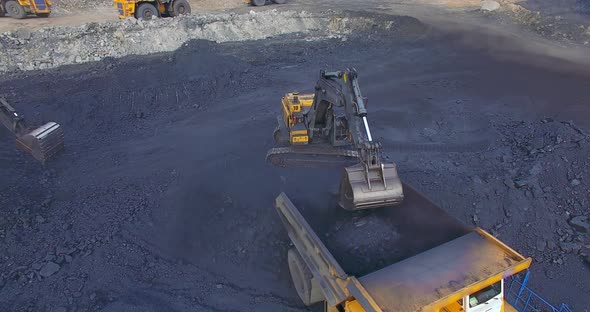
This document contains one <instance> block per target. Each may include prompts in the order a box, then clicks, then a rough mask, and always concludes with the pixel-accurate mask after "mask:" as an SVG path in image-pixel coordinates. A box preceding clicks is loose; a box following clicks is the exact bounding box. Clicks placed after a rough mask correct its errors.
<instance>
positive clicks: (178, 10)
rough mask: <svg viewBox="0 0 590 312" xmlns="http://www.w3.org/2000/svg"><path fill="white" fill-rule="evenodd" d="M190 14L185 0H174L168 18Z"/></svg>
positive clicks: (189, 8)
mask: <svg viewBox="0 0 590 312" xmlns="http://www.w3.org/2000/svg"><path fill="white" fill-rule="evenodd" d="M181 14H182V15H184V14H191V6H190V4H189V3H188V1H186V0H176V1H174V3H172V12H171V14H170V16H178V15H181Z"/></svg>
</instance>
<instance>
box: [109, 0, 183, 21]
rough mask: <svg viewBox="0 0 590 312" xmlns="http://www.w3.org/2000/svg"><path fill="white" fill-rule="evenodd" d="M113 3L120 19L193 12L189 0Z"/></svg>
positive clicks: (150, 17)
mask: <svg viewBox="0 0 590 312" xmlns="http://www.w3.org/2000/svg"><path fill="white" fill-rule="evenodd" d="M113 3H114V6H115V8H116V9H117V10H118V12H119V18H120V19H125V18H128V17H131V16H133V17H135V18H136V19H140V20H151V19H152V18H160V17H175V16H179V15H184V14H190V13H191V6H190V3H189V2H188V1H187V0H113Z"/></svg>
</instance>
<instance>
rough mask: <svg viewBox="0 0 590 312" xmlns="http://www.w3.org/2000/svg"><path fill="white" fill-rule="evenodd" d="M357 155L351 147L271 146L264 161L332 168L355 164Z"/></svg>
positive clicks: (275, 164)
mask: <svg viewBox="0 0 590 312" xmlns="http://www.w3.org/2000/svg"><path fill="white" fill-rule="evenodd" d="M358 157H359V154H358V152H357V151H355V150H351V149H346V148H334V147H320V146H309V145H305V146H286V147H275V148H272V149H270V150H269V151H268V153H267V154H266V161H267V162H268V163H270V164H272V165H274V166H276V167H281V168H294V167H299V168H301V167H303V168H327V167H328V168H334V167H342V166H348V165H352V164H356V163H358Z"/></svg>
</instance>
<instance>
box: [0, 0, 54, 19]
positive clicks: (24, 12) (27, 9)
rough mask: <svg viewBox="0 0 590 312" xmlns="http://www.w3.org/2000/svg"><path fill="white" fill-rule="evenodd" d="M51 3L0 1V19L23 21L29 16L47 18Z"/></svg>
mask: <svg viewBox="0 0 590 312" xmlns="http://www.w3.org/2000/svg"><path fill="white" fill-rule="evenodd" d="M51 5H52V3H51V2H50V1H49V0H8V1H7V0H0V17H2V16H5V15H8V16H10V17H14V18H18V19H23V18H25V17H27V16H29V15H36V16H38V17H49V15H50V14H51Z"/></svg>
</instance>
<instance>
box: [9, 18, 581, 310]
mask: <svg viewBox="0 0 590 312" xmlns="http://www.w3.org/2000/svg"><path fill="white" fill-rule="evenodd" d="M265 11H266V10H265ZM328 12H329V11H321V13H317V12H314V13H313V14H311V13H305V12H302V11H301V10H285V11H282V10H281V11H280V12H273V11H268V12H264V13H253V14H248V15H243V16H235V15H230V14H220V15H211V16H196V17H190V18H185V19H175V20H173V21H171V22H169V23H177V24H174V25H177V26H178V27H179V28H181V29H183V30H185V32H184V33H185V34H186V37H183V38H185V39H186V40H187V44H184V45H178V47H180V48H179V49H178V50H176V51H174V52H166V51H168V50H166V49H162V50H153V52H160V53H156V54H154V55H143V56H136V57H130V56H128V57H123V58H120V59H119V58H115V57H119V56H124V55H125V54H124V53H122V52H120V50H116V49H115V52H112V53H119V54H114V55H106V54H107V53H111V52H110V51H111V50H110V49H105V50H99V49H98V47H100V42H101V38H102V39H104V38H105V35H104V34H103V33H104V32H107V33H109V32H110V30H111V29H112V30H113V31H114V32H116V30H117V29H120V27H128V28H127V29H128V30H129V31H128V33H129V36H130V37H131V38H133V37H135V36H139V34H142V33H143V34H145V32H144V30H143V29H144V28H147V29H152V27H155V26H158V27H161V26H162V27H166V25H164V24H162V25H160V24H159V23H161V22H160V21H152V22H148V23H146V24H147V26H146V25H145V24H144V25H143V27H142V26H141V23H136V22H131V21H125V22H117V24H116V25H115V24H113V25H110V24H108V23H107V24H92V25H87V26H80V27H79V30H76V31H75V32H72V33H70V34H71V36H73V37H75V36H77V35H78V34H82V33H83V34H85V35H84V36H82V38H81V39H80V40H81V42H85V43H87V44H85V45H83V44H80V43H76V42H75V41H74V40H72V42H65V43H60V42H58V40H55V41H52V40H51V38H49V37H48V36H45V35H43V32H41V31H35V32H31V33H28V35H27V33H26V32H25V33H24V35H22V34H23V33H22V31H19V32H17V35H15V34H14V33H9V34H4V35H2V37H1V38H0V42H1V43H2V45H3V46H2V49H5V50H4V51H10V53H9V54H8V55H9V57H11V58H13V57H14V55H15V54H17V51H18V49H19V45H21V43H20V40H21V39H22V38H24V37H27V36H28V39H26V40H24V41H23V42H22V45H21V47H20V48H21V49H23V50H26V49H28V50H27V51H29V50H30V51H34V49H35V41H33V40H32V39H33V38H39V39H41V40H38V41H37V44H38V42H39V41H43V43H42V44H38V46H39V47H51V48H53V49H54V51H52V52H50V54H51V53H53V54H51V55H52V57H51V59H52V60H54V59H60V58H59V57H62V58H63V59H65V60H68V61H67V62H66V61H64V63H57V65H61V64H66V63H72V62H73V63H75V62H76V58H73V59H72V58H71V57H70V56H71V55H66V52H67V51H69V50H71V49H73V48H72V47H75V46H76V44H78V46H80V48H79V50H75V51H76V54H80V55H81V52H80V51H91V52H88V53H89V55H92V54H91V53H92V51H93V50H92V49H94V47H97V48H96V49H95V50H96V51H99V54H98V55H97V57H99V59H102V57H104V56H111V57H108V58H106V59H102V60H99V61H93V62H88V63H84V64H75V65H68V66H62V67H59V68H55V69H47V70H33V71H26V72H21V71H20V70H15V69H19V68H20V69H31V68H27V66H30V65H32V66H33V69H37V68H40V65H39V64H41V63H43V62H40V63H38V64H37V65H35V63H34V61H32V60H31V61H27V60H26V59H25V60H23V61H21V65H19V64H18V62H14V61H8V62H6V63H3V64H5V66H6V67H5V69H6V70H7V72H5V74H4V75H3V76H2V77H1V78H0V86H1V87H0V93H1V94H2V95H3V96H5V97H7V99H8V100H9V101H10V102H11V103H12V104H13V105H14V106H15V107H16V108H17V109H19V110H20V111H21V112H23V113H24V114H25V116H26V117H27V118H29V120H30V121H31V122H33V123H40V122H43V121H49V120H54V121H57V122H58V123H60V124H61V125H62V126H63V127H64V129H65V131H66V144H67V149H66V151H65V152H64V153H63V154H61V155H60V156H59V157H58V158H56V159H55V161H53V162H51V163H50V164H49V165H48V166H47V167H45V168H43V167H41V166H40V165H39V164H37V163H36V162H34V160H33V159H32V158H30V157H26V156H25V155H22V154H21V153H19V152H17V151H16V150H15V149H14V145H13V143H12V140H11V136H10V135H9V133H7V132H6V131H0V159H1V161H0V172H2V175H1V176H0V207H1V208H0V209H1V211H2V214H0V249H1V250H3V251H4V252H3V253H2V255H1V256H0V306H2V307H6V309H7V310H8V311H60V312H63V311H66V312H71V311H253V310H256V311H305V310H306V309H305V308H304V307H303V306H302V305H301V304H300V302H299V299H298V298H297V295H296V293H295V291H294V289H293V288H292V286H291V282H290V278H289V274H288V269H287V263H286V251H287V249H288V248H289V247H290V245H289V241H288V238H287V236H286V234H285V231H284V229H283V228H282V225H281V224H280V221H279V220H278V218H277V215H276V213H275V212H274V210H273V208H272V201H273V199H274V197H275V196H276V195H277V194H278V193H279V192H280V191H286V192H287V193H288V194H289V196H292V197H293V198H294V200H296V201H297V202H300V203H303V204H302V206H301V209H302V210H304V212H305V213H306V214H310V215H312V216H313V215H318V214H324V213H325V211H326V210H324V209H331V210H332V211H336V209H337V208H336V207H334V205H333V203H332V202H330V200H329V199H328V197H330V196H332V195H333V192H334V190H335V189H336V186H337V182H338V172H333V171H330V170H327V171H320V172H315V171H309V170H305V171H296V170H280V169H275V168H270V167H269V166H267V165H266V164H265V163H264V155H265V154H266V151H267V149H268V148H270V147H271V146H272V134H271V133H272V129H273V128H274V126H275V124H274V123H275V117H276V114H277V113H278V109H279V108H278V107H277V103H278V102H277V101H278V99H279V98H280V97H281V96H282V94H283V93H285V92H289V91H293V90H297V91H306V90H307V91H308V90H311V89H312V87H313V84H314V82H315V79H316V78H317V73H318V71H319V69H321V68H324V67H328V68H342V67H344V66H354V67H356V68H357V69H358V71H359V74H360V77H361V78H360V79H361V88H362V89H363V93H364V95H366V96H368V97H369V103H370V107H369V109H370V121H371V123H372V130H373V132H374V134H375V136H376V137H378V138H379V139H380V140H381V141H382V142H383V144H384V146H385V149H386V154H387V157H388V159H389V160H391V161H395V162H396V163H397V164H398V166H399V171H400V176H401V178H402V179H403V180H404V181H406V182H407V183H409V184H411V185H412V186H414V187H415V188H416V189H418V190H419V191H420V192H421V193H423V194H426V195H427V196H428V197H429V198H431V199H432V200H433V201H434V202H436V203H438V204H440V205H441V207H442V208H443V209H444V210H445V211H447V212H448V213H449V214H451V215H452V216H454V217H456V218H457V219H459V220H460V221H461V222H462V223H464V224H468V225H477V226H481V227H483V228H484V229H486V230H488V231H491V232H492V233H493V234H494V235H496V236H498V237H499V238H500V239H502V240H503V241H505V242H506V243H507V244H509V245H510V246H512V247H514V248H515V249H516V250H518V251H520V252H521V253H523V254H525V255H527V256H531V257H533V258H534V263H533V267H532V271H533V275H532V280H531V284H530V285H531V287H533V288H534V289H535V290H537V291H539V293H541V294H542V295H543V296H545V297H546V298H547V299H549V300H550V301H551V302H553V303H555V304H560V303H562V302H564V303H567V304H568V305H570V307H572V308H573V310H575V311H588V310H590V301H588V298H590V284H589V281H590V259H589V258H588V255H589V254H590V250H589V249H590V246H589V244H590V233H589V230H590V225H589V222H590V221H589V220H588V218H589V211H588V201H589V200H590V196H589V193H590V187H589V184H588V181H589V179H590V166H589V165H590V158H589V156H588V155H590V154H589V152H590V142H589V139H590V137H589V134H590V123H589V122H588V107H587V104H588V100H589V99H590V84H589V83H588V81H590V80H588V77H589V75H588V73H589V71H588V69H587V67H586V64H585V63H573V61H571V60H570V61H568V62H565V61H563V60H560V59H556V58H553V57H546V56H545V57H543V56H540V55H538V54H528V52H526V51H524V52H523V51H521V52H520V53H521V56H520V57H518V58H511V57H506V55H499V54H498V53H497V51H495V50H491V49H489V47H488V46H487V45H486V44H483V45H480V46H477V45H474V42H473V40H466V36H465V34H464V33H462V32H461V33H457V32H453V31H449V30H448V29H442V30H441V29H440V28H436V27H433V26H432V25H430V26H429V25H426V24H424V23H421V22H419V21H418V20H416V19H413V18H409V17H394V16H387V15H373V14H370V15H367V14H359V13H354V14H353V13H350V12H349V13H337V14H336V15H333V14H331V13H328ZM477 12H480V11H477ZM272 14H276V15H274V16H281V17H284V18H281V20H286V21H287V23H286V24H285V25H283V26H281V24H278V23H275V24H278V25H275V26H274V28H272V27H271V28H270V30H272V33H270V34H269V33H265V32H255V31H253V30H252V29H247V28H246V29H244V28H240V27H241V26H242V25H248V23H249V21H251V20H254V21H256V23H266V24H265V25H271V24H272V23H273V22H276V21H275V19H273V15H272ZM478 14H479V13H478ZM482 14H483V13H482ZM485 14H487V13H485ZM343 17H346V19H344V18H343ZM223 18H225V19H223ZM216 21H223V22H226V21H239V23H230V24H229V25H230V27H229V29H226V30H227V31H222V30H221V29H219V28H214V29H216V30H215V31H211V32H206V31H203V29H211V28H212V27H213V26H211V25H215V22H216ZM191 25H193V26H191ZM271 26H272V25H271ZM158 27H156V28H158ZM190 27H194V29H195V31H186V29H190ZM75 28H76V27H75ZM71 29H73V28H68V29H67V30H63V31H64V34H65V33H67V32H68V31H72V30H71ZM76 29H78V28H76ZM236 29H243V32H238V31H237V30H236ZM196 30H199V31H196ZM193 33H198V34H199V35H198V36H195V37H190V36H192V35H191V34H193ZM221 35H224V36H226V37H221ZM239 35H243V39H245V41H240V42H234V41H235V40H237V39H236V38H242V37H239ZM269 35H272V36H274V37H273V38H267V39H264V38H266V37H267V36H269ZM64 36H65V35H64ZM86 36H89V37H86ZM475 37H477V38H479V39H480V41H481V42H484V43H488V42H496V41H495V40H496V39H497V38H496V37H494V36H492V35H490V34H489V33H478V34H476V35H475ZM85 38H86V39H85ZM123 38H124V39H122V40H128V39H129V37H128V38H125V37H124V36H123ZM194 38H204V39H210V40H215V41H219V43H214V42H210V41H189V40H190V39H194ZM223 38H230V39H228V40H224V39H223ZM232 38H233V39H232ZM234 39H235V40H234ZM252 39H259V40H252ZM84 40H86V41H84ZM103 41H104V40H103ZM127 42H129V46H130V47H132V46H133V45H132V44H131V42H132V40H129V41H127ZM503 42H504V43H505V44H506V43H509V42H510V41H503ZM572 42H573V41H572ZM575 44H577V45H582V46H583V42H582V43H579V42H577V43H575ZM62 45H63V46H62ZM85 46H88V47H91V48H89V49H88V50H83V49H85ZM57 47H61V48H59V49H62V50H60V51H61V52H60V53H62V54H61V55H59V54H57V53H56V52H55V49H58V48H57ZM147 47H148V48H150V49H151V47H152V46H150V45H148V46H147ZM153 47H158V45H157V44H154V45H153ZM148 48H146V49H148ZM174 48H176V47H174ZM153 49H157V48H153ZM47 50H50V49H47ZM47 50H46V51H47ZM105 51H106V52H105ZM133 51H135V52H134V53H137V51H136V50H133ZM507 51H510V49H507ZM32 53H33V52H32ZM139 54H145V53H139ZM6 55H7V54H2V56H6ZM40 55H43V53H42V54H40ZM93 57H94V56H93ZM85 61H87V59H84V62H85ZM6 64H7V65H6ZM57 65H56V66H57ZM21 66H22V67H21ZM48 67H50V66H48ZM339 213H344V212H343V211H339ZM352 217H353V220H354V227H351V228H350V230H351V231H353V232H362V233H365V234H366V235H369V236H376V240H377V239H387V238H388V237H385V236H384V237H379V235H380V234H379V233H378V232H377V231H375V229H377V228H378V227H379V226H381V223H380V222H381V221H382V219H376V218H373V217H371V216H370V215H365V214H364V213H358V214H353V215H352ZM339 224H342V223H338V222H335V223H334V224H332V227H330V228H328V230H327V231H328V233H333V234H334V235H337V234H339V233H340V232H338V231H339V230H341V229H344V230H346V229H347V226H349V225H346V224H344V225H343V226H341V227H339V228H338V229H337V230H338V231H336V230H335V229H334V227H338V226H339ZM390 235H391V236H392V237H389V239H390V240H394V239H396V237H397V234H391V233H390ZM343 237H346V236H342V237H336V239H337V240H342V239H343ZM372 247H374V245H371V244H366V245H365V246H363V247H361V248H364V249H365V250H366V249H367V248H372ZM564 285H567V287H564Z"/></svg>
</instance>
